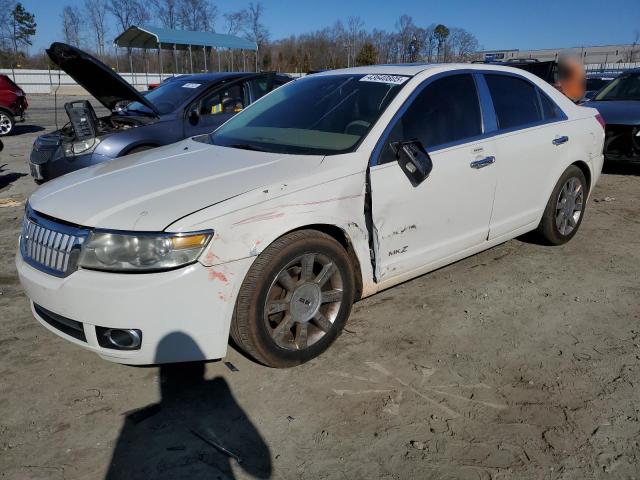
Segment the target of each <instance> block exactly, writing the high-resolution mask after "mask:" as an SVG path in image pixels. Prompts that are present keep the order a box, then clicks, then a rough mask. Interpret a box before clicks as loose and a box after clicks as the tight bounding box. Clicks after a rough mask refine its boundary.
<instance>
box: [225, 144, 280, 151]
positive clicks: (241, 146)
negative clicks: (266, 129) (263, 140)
mask: <svg viewBox="0 0 640 480" xmlns="http://www.w3.org/2000/svg"><path fill="white" fill-rule="evenodd" d="M225 146H226V147H231V148H238V149H240V150H252V151H254V152H268V151H269V150H265V149H264V148H260V147H256V146H255V145H249V144H248V143H232V144H231V145H225Z"/></svg>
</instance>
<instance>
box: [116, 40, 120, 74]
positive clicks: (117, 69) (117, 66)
mask: <svg viewBox="0 0 640 480" xmlns="http://www.w3.org/2000/svg"><path fill="white" fill-rule="evenodd" d="M116 72H118V73H120V65H119V63H118V46H117V45H116Z"/></svg>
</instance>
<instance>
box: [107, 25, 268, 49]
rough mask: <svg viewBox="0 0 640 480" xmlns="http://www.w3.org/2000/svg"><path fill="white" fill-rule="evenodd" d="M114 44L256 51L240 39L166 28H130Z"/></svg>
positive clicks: (246, 41)
mask: <svg viewBox="0 0 640 480" xmlns="http://www.w3.org/2000/svg"><path fill="white" fill-rule="evenodd" d="M114 43H115V44H116V46H118V47H125V48H160V46H161V45H162V48H166V49H173V45H175V46H176V48H178V49H180V50H186V49H187V48H189V46H190V45H191V46H194V47H211V48H232V49H238V50H257V47H256V44H255V43H253V42H251V41H250V40H247V39H245V38H242V37H236V36H234V35H225V34H222V33H213V32H190V31H187V30H171V29H168V28H159V27H149V26H142V27H138V26H132V27H129V28H128V29H126V30H125V31H124V32H122V33H121V34H120V35H118V36H117V37H116V39H115V40H114Z"/></svg>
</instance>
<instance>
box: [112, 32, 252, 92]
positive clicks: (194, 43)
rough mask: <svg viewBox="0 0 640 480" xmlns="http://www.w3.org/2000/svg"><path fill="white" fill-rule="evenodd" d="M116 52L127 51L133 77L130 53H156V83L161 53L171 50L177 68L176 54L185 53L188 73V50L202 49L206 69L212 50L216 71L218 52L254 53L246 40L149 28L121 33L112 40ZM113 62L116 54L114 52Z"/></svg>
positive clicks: (190, 59)
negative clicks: (245, 51) (214, 52)
mask: <svg viewBox="0 0 640 480" xmlns="http://www.w3.org/2000/svg"><path fill="white" fill-rule="evenodd" d="M114 45H115V47H116V50H117V48H118V47H123V48H127V49H128V50H129V64H130V67H131V70H132V73H133V65H132V63H133V62H132V60H131V49H133V48H140V49H142V50H144V52H145V55H146V51H147V49H150V48H151V49H157V50H158V59H159V60H158V61H159V65H160V79H161V80H162V55H160V51H161V50H173V59H174V62H175V64H176V65H177V51H178V50H186V51H188V52H189V62H190V65H191V71H192V72H193V53H192V49H193V48H194V47H195V48H202V53H203V58H204V67H205V69H206V68H207V49H208V50H209V51H211V50H212V49H215V50H216V51H217V52H218V70H220V51H219V49H221V48H226V49H232V50H251V51H256V52H257V51H258V47H257V45H256V44H255V43H253V42H251V41H250V40H247V39H246V38H242V37H236V36H234V35H225V34H222V33H214V32H191V31H188V30H171V29H168V28H159V27H150V26H142V27H138V26H131V27H129V28H128V29H126V30H125V31H124V32H122V33H121V34H120V35H118V36H117V37H116V39H115V40H114ZM116 58H117V52H116ZM257 69H258V55H256V71H257Z"/></svg>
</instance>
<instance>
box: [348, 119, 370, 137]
mask: <svg viewBox="0 0 640 480" xmlns="http://www.w3.org/2000/svg"><path fill="white" fill-rule="evenodd" d="M370 126H371V123H370V122H367V121H365V120H354V121H352V122H349V123H348V124H347V126H346V127H345V128H344V133H346V134H348V135H358V136H362V135H364V134H365V133H367V130H368V129H369V127H370Z"/></svg>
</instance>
